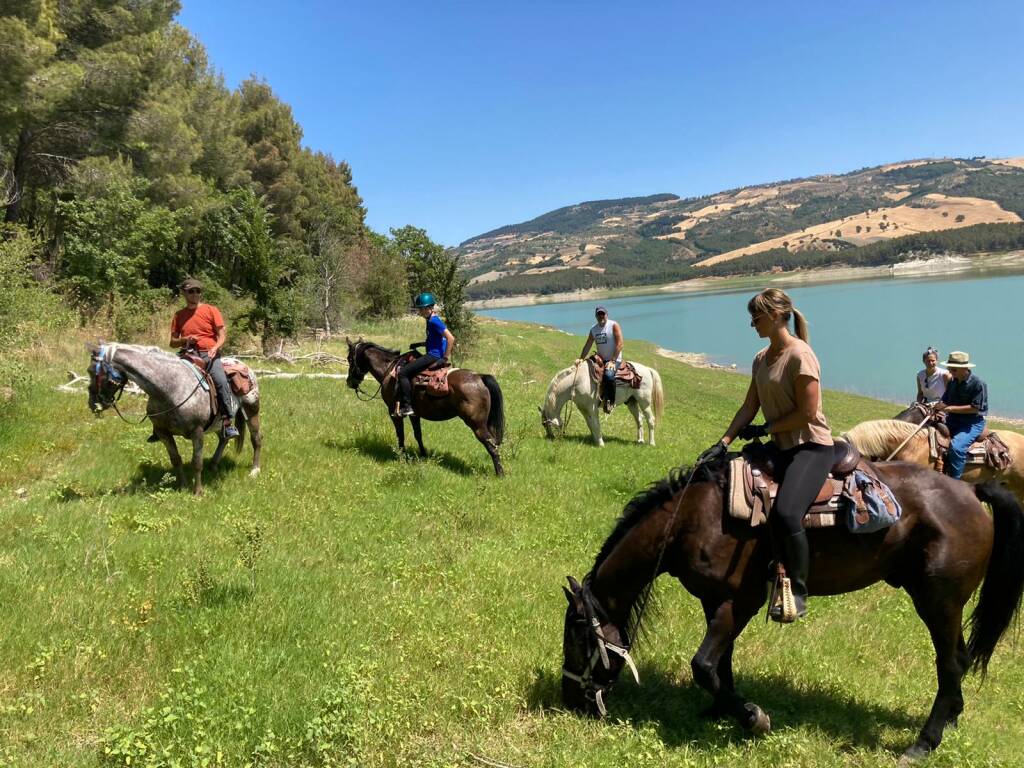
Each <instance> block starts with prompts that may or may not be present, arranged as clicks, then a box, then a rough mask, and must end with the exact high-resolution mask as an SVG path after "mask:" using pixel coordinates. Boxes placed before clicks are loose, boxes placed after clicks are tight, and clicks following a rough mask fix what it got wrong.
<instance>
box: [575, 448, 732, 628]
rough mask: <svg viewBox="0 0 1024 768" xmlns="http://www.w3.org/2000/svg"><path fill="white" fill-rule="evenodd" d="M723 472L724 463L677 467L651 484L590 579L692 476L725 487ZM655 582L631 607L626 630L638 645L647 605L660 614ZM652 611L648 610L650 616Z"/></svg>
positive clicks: (619, 524)
mask: <svg viewBox="0 0 1024 768" xmlns="http://www.w3.org/2000/svg"><path fill="white" fill-rule="evenodd" d="M723 470H724V464H723V465H722V466H720V467H718V468H716V469H710V468H708V467H707V466H706V465H701V466H699V467H693V468H688V467H677V468H676V469H673V470H671V471H670V472H669V473H668V475H667V476H666V477H665V478H664V479H662V480H658V481H656V482H654V483H651V484H650V485H649V486H647V488H645V489H644V490H642V491H640V493H638V494H637V495H636V496H634V497H633V498H632V499H631V500H630V501H629V503H628V504H626V506H625V508H623V510H622V514H621V515H620V516H619V519H618V521H616V523H615V528H614V529H612V532H611V533H610V534H609V536H608V538H607V539H605V541H604V544H602V545H601V550H600V551H599V552H598V553H597V558H596V559H595V560H594V566H593V567H592V568H591V569H590V574H589V575H588V576H587V579H588V580H589V579H590V576H592V575H593V574H595V573H597V570H598V568H600V567H601V565H602V564H603V563H604V561H605V560H607V559H608V557H610V556H611V553H612V552H613V551H614V550H615V548H616V547H617V546H618V545H619V544H620V543H621V542H622V540H623V539H624V538H625V537H626V535H627V534H628V533H629V532H630V531H631V530H632V529H633V527H634V526H636V525H637V523H639V522H640V521H641V520H643V519H644V518H645V517H647V515H648V514H650V513H651V512H653V511H654V510H656V509H658V508H659V507H661V505H662V504H664V503H665V502H666V501H668V500H669V499H671V498H672V497H673V496H675V495H676V494H677V493H679V492H680V491H681V490H682V489H683V488H684V487H686V484H687V483H689V482H690V481H691V477H692V478H693V480H694V481H698V480H699V477H698V475H702V476H703V479H704V481H710V482H714V483H717V484H718V485H720V486H721V485H723V484H724V478H725V474H724V471H723ZM655 580H656V579H653V578H652V579H651V581H650V583H648V584H647V585H646V586H645V587H644V588H643V589H642V590H640V593H639V594H638V595H637V598H636V600H635V601H634V602H633V605H631V606H630V608H629V619H628V620H627V621H626V627H625V631H626V636H627V637H629V638H630V642H634V643H635V642H636V640H637V639H639V637H641V636H643V635H644V619H645V618H646V616H645V615H644V613H645V606H647V607H648V608H650V609H653V612H654V613H657V603H656V602H655V601H653V600H652V599H651V590H652V589H653V587H654V582H655ZM650 612H651V611H647V613H650Z"/></svg>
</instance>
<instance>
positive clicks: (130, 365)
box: [89, 343, 263, 496]
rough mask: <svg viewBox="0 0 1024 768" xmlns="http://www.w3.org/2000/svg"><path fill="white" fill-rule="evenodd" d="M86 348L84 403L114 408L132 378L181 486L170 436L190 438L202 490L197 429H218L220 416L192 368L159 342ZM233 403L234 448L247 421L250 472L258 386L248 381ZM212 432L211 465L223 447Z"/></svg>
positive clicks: (256, 458) (257, 436)
mask: <svg viewBox="0 0 1024 768" xmlns="http://www.w3.org/2000/svg"><path fill="white" fill-rule="evenodd" d="M89 351H90V353H91V354H92V361H91V363H90V365H89V408H90V409H91V410H92V411H93V412H95V413H99V412H101V411H104V410H106V409H107V408H109V407H111V406H114V408H115V410H116V408H117V399H118V398H119V397H120V395H121V390H123V389H124V386H125V384H127V383H128V381H129V380H131V381H134V382H135V383H136V384H138V385H139V387H141V388H142V390H143V391H144V392H145V393H146V394H147V395H149V400H148V401H147V403H146V418H149V420H150V421H151V422H152V423H153V432H154V434H156V436H157V437H159V438H160V441H161V442H162V443H163V444H164V446H165V447H166V448H167V455H168V456H170V458H171V465H172V466H173V467H174V471H175V473H176V474H177V476H178V483H179V485H181V486H182V487H184V486H185V470H184V469H183V467H182V464H181V454H179V453H178V446H177V445H176V444H175V442H174V436H175V435H181V436H183V437H187V438H190V439H191V440H192V470H193V473H194V479H193V484H192V492H193V493H195V494H196V495H197V496H198V495H200V494H201V493H202V492H203V433H204V432H205V431H206V430H207V429H209V428H216V429H220V426H221V419H220V416H219V415H218V416H217V417H216V418H215V417H214V413H213V408H212V406H211V405H210V393H209V392H207V391H206V390H205V389H203V388H202V386H201V385H200V384H199V380H198V379H197V378H196V375H195V373H194V372H193V369H192V368H191V367H190V366H189V365H188V364H187V363H185V361H183V360H182V359H181V358H179V357H178V356H177V355H172V354H170V353H169V352H165V351H164V350H162V349H160V348H159V347H140V346H136V345H134V344H116V343H111V344H104V345H101V346H99V347H93V346H90V347H89ZM239 405H240V406H241V407H240V408H239V409H238V411H237V412H236V413H235V426H236V427H237V428H238V437H237V438H235V449H236V450H238V451H240V450H242V444H243V442H244V440H245V427H246V423H248V425H249V431H250V433H251V439H252V470H251V471H250V472H249V475H250V477H255V476H256V475H258V474H259V473H260V448H261V447H262V445H263V433H262V432H261V431H260V415H259V414H260V395H259V387H253V389H252V391H251V392H249V394H248V395H246V396H245V397H243V398H242V399H241V402H240V403H239ZM118 413H120V412H118ZM218 437H219V442H218V443H217V450H216V452H215V453H214V454H213V459H212V461H211V462H210V466H211V467H216V466H217V465H218V464H219V463H220V460H221V457H222V456H223V455H224V449H225V448H226V447H227V440H226V439H225V438H224V435H223V432H222V431H220V432H218Z"/></svg>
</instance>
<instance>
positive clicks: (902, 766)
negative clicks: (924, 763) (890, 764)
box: [896, 742, 931, 768]
mask: <svg viewBox="0 0 1024 768" xmlns="http://www.w3.org/2000/svg"><path fill="white" fill-rule="evenodd" d="M930 752H931V749H929V748H928V747H927V746H926V745H924V744H921V743H920V742H918V743H916V744H914V746H912V747H911V748H910V749H908V750H907V751H906V752H904V753H903V755H902V756H901V757H900V761H899V762H898V763H897V764H896V765H897V766H898V767H899V768H907V766H909V765H915V764H916V763H918V762H919V761H920V760H923V759H924V758H926V757H928V755H929V753H930Z"/></svg>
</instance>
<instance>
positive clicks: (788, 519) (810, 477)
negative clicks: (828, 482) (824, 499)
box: [774, 443, 835, 535]
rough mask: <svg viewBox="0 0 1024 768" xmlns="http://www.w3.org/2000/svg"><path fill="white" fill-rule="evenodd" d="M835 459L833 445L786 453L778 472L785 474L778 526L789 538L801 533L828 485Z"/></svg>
mask: <svg viewBox="0 0 1024 768" xmlns="http://www.w3.org/2000/svg"><path fill="white" fill-rule="evenodd" d="M834 459H835V448H834V447H833V446H831V445H819V444H818V443H804V444H802V445H798V446H797V447H796V448H790V449H789V450H788V451H783V452H782V456H781V461H780V462H779V463H777V464H776V472H777V473H778V472H780V470H781V472H785V475H784V476H783V480H782V484H781V485H780V486H779V492H778V494H777V495H776V496H775V506H774V512H775V518H776V521H775V522H776V525H778V526H779V529H780V530H782V531H783V532H785V533H786V534H789V535H793V534H795V533H800V531H802V530H803V528H804V515H805V514H807V510H808V508H809V507H810V506H811V504H812V503H813V502H814V498H815V497H816V496H817V495H818V491H820V490H821V486H823V485H824V484H825V478H826V477H828V473H829V471H830V470H831V469H832V463H833V461H834Z"/></svg>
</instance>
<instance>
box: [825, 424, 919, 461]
mask: <svg viewBox="0 0 1024 768" xmlns="http://www.w3.org/2000/svg"><path fill="white" fill-rule="evenodd" d="M918 430H920V433H921V435H923V436H924V435H927V432H926V431H925V430H922V429H921V427H920V425H918V424H911V423H910V422H907V421H894V420H893V419H875V420H874V421H863V422H861V423H860V424H858V425H857V426H855V427H853V428H852V429H850V431H849V432H846V433H845V434H844V435H843V437H844V438H846V439H847V440H848V441H849V442H851V443H853V445H855V446H856V447H857V450H859V451H860V452H861V453H862V454H864V455H865V456H887V455H888V454H889V452H890V451H892V449H893V448H894V447H895V446H896V445H897V444H898V443H899V442H900V441H903V440H906V439H907V438H908V437H910V436H911V435H912V434H914V432H917V431H918Z"/></svg>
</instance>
